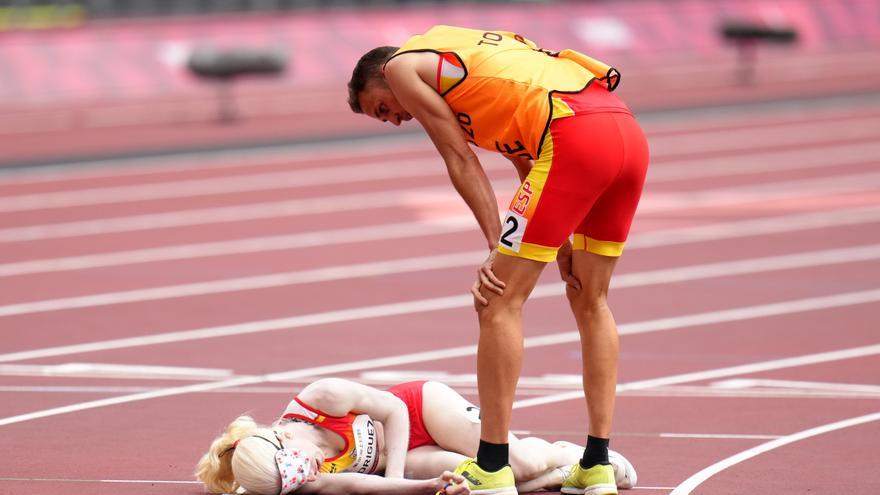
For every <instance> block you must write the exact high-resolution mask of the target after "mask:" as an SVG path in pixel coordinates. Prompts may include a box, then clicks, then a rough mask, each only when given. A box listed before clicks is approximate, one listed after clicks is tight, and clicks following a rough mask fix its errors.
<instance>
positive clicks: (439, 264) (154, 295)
mask: <svg viewBox="0 0 880 495" xmlns="http://www.w3.org/2000/svg"><path fill="white" fill-rule="evenodd" d="M484 255H485V252H483V251H467V252H461V253H450V254H445V255H439V256H420V257H415V258H403V259H397V260H389V261H379V262H371V263H359V264H354V265H344V266H333V267H328V268H318V269H314V270H303V271H292V272H286V273H276V274H271V275H262V276H255V277H242V278H233V279H225V280H217V281H212V282H200V283H194V284H181V285H172V286H165V287H153V288H149V289H137V290H130V291H120V292H108V293H103V294H91V295H87V296H76V297H67V298H59V299H48V300H42V301H31V302H26V303H17V304H8V305H5V306H0V317H4V316H15V315H24V314H33V313H42V312H47V311H60V310H69V309H82V308H92V307H98V306H109V305H113V304H124V303H133V302H144V301H156V300H163V299H176V298H183V297H192V296H203V295H208V294H222V293H228V292H241V291H246V290H256V289H266V288H272V287H282V286H292V285H300V284H309V283H318V282H329V281H335V280H350V279H356V278H363V277H376V276H384V275H394V274H401V273H413V272H422V271H429V270H438V269H443V268H455V267H462V266H476V265H477V264H479V262H480V259H481V257H482V256H484ZM878 258H880V244H872V245H866V246H857V247H849V248H838V249H828V250H820V251H810V252H803V253H795V254H786V255H779V256H768V257H760V258H751V259H745V260H736V261H724V262H718V263H707V264H702V265H692V266H687V267H680V268H669V269H662V270H653V271H646V272H637V273H627V274H621V275H618V276H617V278H615V280H614V281H613V282H612V286H613V287H634V286H644V285H651V284H657V283H669V282H680V281H685V280H696V279H703V278H710V277H717V276H730V275H739V274H750V273H757V272H762V271H773V270H788V269H793V268H804V267H811V266H826V265H835V264H841V263H856V262H860V261H869V260H874V259H878Z"/></svg>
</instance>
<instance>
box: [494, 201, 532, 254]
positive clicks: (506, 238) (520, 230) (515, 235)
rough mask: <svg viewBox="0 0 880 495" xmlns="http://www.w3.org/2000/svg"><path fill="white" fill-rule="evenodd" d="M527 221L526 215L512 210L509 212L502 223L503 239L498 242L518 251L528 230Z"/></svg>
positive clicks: (515, 251)
mask: <svg viewBox="0 0 880 495" xmlns="http://www.w3.org/2000/svg"><path fill="white" fill-rule="evenodd" d="M527 222H528V220H526V218H525V217H523V216H521V215H517V214H516V213H514V212H512V211H509V212H507V216H506V217H505V218H504V222H503V223H502V224H501V239H499V240H498V243H499V244H501V245H502V246H504V247H505V248H507V249H509V250H511V251H513V252H514V253H518V252H519V247H520V245H521V244H522V239H523V234H525V232H526V223H527Z"/></svg>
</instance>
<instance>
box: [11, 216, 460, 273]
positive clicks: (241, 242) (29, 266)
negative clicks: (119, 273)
mask: <svg viewBox="0 0 880 495" xmlns="http://www.w3.org/2000/svg"><path fill="white" fill-rule="evenodd" d="M474 228H476V222H475V220H474V219H473V217H471V216H469V215H468V216H458V217H447V218H443V219H428V220H419V221H415V222H400V223H386V224H382V225H376V226H373V225H370V226H366V227H352V228H342V229H332V230H323V231H316V232H304V233H301V234H290V235H278V236H266V237H249V238H245V239H235V240H231V241H219V242H203V243H198V244H179V245H175V246H168V247H160V248H147V249H135V250H132V251H116V252H109V253H101V254H90V255H84V256H71V257H67V258H49V259H43V260H34V261H21V262H16V263H7V264H3V265H0V277H5V276H11V275H24V274H29V273H45V272H56V271H67V270H82V269H84V268H97V267H106V266H120V265H130V264H136V263H150V262H156V261H171V260H185V259H193V258H206V257H211V256H226V255H231V254H246V253H261V252H267V251H282V250H287V249H302V248H309V247H317V246H327V245H334V244H351V245H354V244H357V243H362V242H369V241H382V240H387V239H406V238H411V237H427V236H433V235H443V234H450V233H455V232H462V231H465V230H473V229H474Z"/></svg>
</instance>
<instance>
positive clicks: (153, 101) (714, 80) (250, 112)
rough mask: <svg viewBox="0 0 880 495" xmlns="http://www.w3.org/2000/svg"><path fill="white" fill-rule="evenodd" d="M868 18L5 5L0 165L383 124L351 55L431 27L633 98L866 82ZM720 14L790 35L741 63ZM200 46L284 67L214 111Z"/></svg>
mask: <svg viewBox="0 0 880 495" xmlns="http://www.w3.org/2000/svg"><path fill="white" fill-rule="evenodd" d="M241 12H247V14H246V15H243V14H242V13H241ZM195 13H198V14H199V15H193V14H195ZM203 13H204V14H206V15H202V14H203ZM207 14H210V15H207ZM878 18H880V2H878V1H876V0H779V1H774V2H745V1H742V0H703V1H700V0H620V1H610V0H606V1H600V0H594V1H549V0H547V1H537V2H536V1H516V2H503V1H498V0H492V1H483V2H474V1H470V2H466V1H451V0H447V1H442V0H440V1H437V0H435V1H425V0H411V1H405V0H380V1H367V0H329V1H317V0H315V1H311V0H247V1H246V0H213V1H212V0H128V1H112V0H92V1H82V2H73V1H68V2H64V1H57V2H40V1H24V0H15V1H2V2H0V60H2V63H0V150H2V151H0V165H3V164H6V165H9V164H23V163H36V162H46V161H51V160H56V159H75V158H78V157H92V156H102V155H115V154H126V153H150V152H157V151H166V150H177V149H185V148H205V147H213V146H221V145H222V146H239V145H254V144H260V143H272V142H289V141H307V140H313V139H326V138H333V137H344V136H355V135H373V134H382V133H386V132H391V131H392V130H391V129H390V128H388V127H390V126H382V125H381V124H379V123H376V122H372V121H370V120H369V119H365V118H363V117H360V116H355V115H353V114H351V112H350V110H349V109H348V106H347V104H346V103H345V99H346V90H345V83H346V81H347V79H348V76H349V75H350V71H351V68H352V66H353V65H354V63H355V61H356V60H357V58H358V57H359V56H360V55H361V54H362V53H363V52H364V51H366V50H368V49H370V48H372V47H374V46H378V45H387V44H400V43H402V42H403V41H405V40H406V38H407V37H408V36H410V35H412V34H415V33H418V32H422V31H424V30H425V29H427V28H429V27H430V26H432V25H434V24H453V25H462V26H471V27H489V28H496V29H497V28H503V29H507V30H511V31H517V32H520V33H522V34H524V35H525V36H527V37H529V38H532V39H534V40H536V41H537V42H538V43H539V44H541V45H543V46H545V47H548V48H552V49H561V48H574V49H578V50H581V51H584V52H587V53H589V54H591V55H593V56H596V57H597V58H600V59H604V60H606V61H609V62H610V63H612V64H614V65H615V66H617V67H618V68H619V69H620V70H621V72H622V74H623V78H622V84H621V86H620V90H619V92H620V93H621V94H622V95H623V96H624V97H625V98H626V100H627V102H628V103H629V104H630V105H631V106H632V107H633V108H634V109H635V110H637V111H642V112H645V111H651V110H658V109H670V108H673V109H674V108H687V107H695V106H707V105H730V104H738V103H742V102H748V101H763V100H775V99H796V98H808V97H815V96H822V95H839V94H842V95H845V94H858V93H868V92H876V91H878V88H880V23H878V22H877V19H878ZM732 24H733V25H738V26H750V27H754V28H755V29H758V31H756V32H760V31H761V30H765V29H770V30H780V29H781V30H791V31H793V32H796V36H795V38H796V39H795V40H793V42H792V43H789V44H773V45H767V46H756V47H753V48H754V49H752V48H750V50H751V51H750V52H749V54H748V57H747V62H748V64H749V66H748V67H747V71H745V70H744V69H743V56H742V44H741V40H740V41H736V40H734V41H731V40H728V39H725V37H724V36H723V33H724V27H725V26H730V25H732ZM199 49H212V50H229V49H233V50H234V49H239V50H257V51H259V50H264V51H267V52H272V53H283V55H284V57H285V60H286V70H285V71H284V72H283V73H281V72H279V73H278V74H277V75H276V76H275V77H270V78H267V77H254V78H250V77H243V78H238V79H237V82H236V84H235V85H234V87H233V89H232V91H234V95H233V97H234V101H235V105H236V106H235V110H236V113H237V115H238V116H239V117H240V118H238V119H237V120H236V121H235V122H234V124H228V123H227V124H226V125H218V123H217V121H218V119H217V86H216V85H215V84H210V83H206V82H205V81H203V80H200V79H199V78H197V77H196V76H195V75H193V74H192V73H191V72H190V71H189V70H188V69H187V61H188V60H189V58H190V56H191V55H192V54H193V53H194V52H195V51H197V50H199ZM744 74H745V75H746V76H747V77H744ZM743 82H748V84H743ZM386 128H388V129H386ZM409 129H410V130H411V131H413V132H417V131H418V130H417V126H415V125H411V126H409Z"/></svg>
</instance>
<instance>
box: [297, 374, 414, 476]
mask: <svg viewBox="0 0 880 495" xmlns="http://www.w3.org/2000/svg"><path fill="white" fill-rule="evenodd" d="M299 398H300V400H302V401H303V402H305V403H307V404H309V405H310V406H312V407H315V408H318V409H320V410H321V411H323V412H325V413H327V414H330V415H332V416H345V415H346V414H348V413H356V414H357V413H363V414H368V415H369V416H370V417H371V418H373V419H374V420H377V421H381V422H382V426H384V429H385V438H384V441H385V477H387V478H403V471H404V463H405V462H406V450H407V447H408V446H409V411H408V410H407V408H406V404H404V403H403V401H402V400H400V399H398V398H397V397H396V396H395V395H394V394H392V393H390V392H384V391H382V390H377V389H375V388H373V387H368V386H366V385H362V384H360V383H356V382H352V381H349V380H343V379H341V378H323V379H321V380H318V381H316V382H313V383H311V384H309V385H308V386H306V388H304V389H303V391H302V392H300V393H299Z"/></svg>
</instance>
